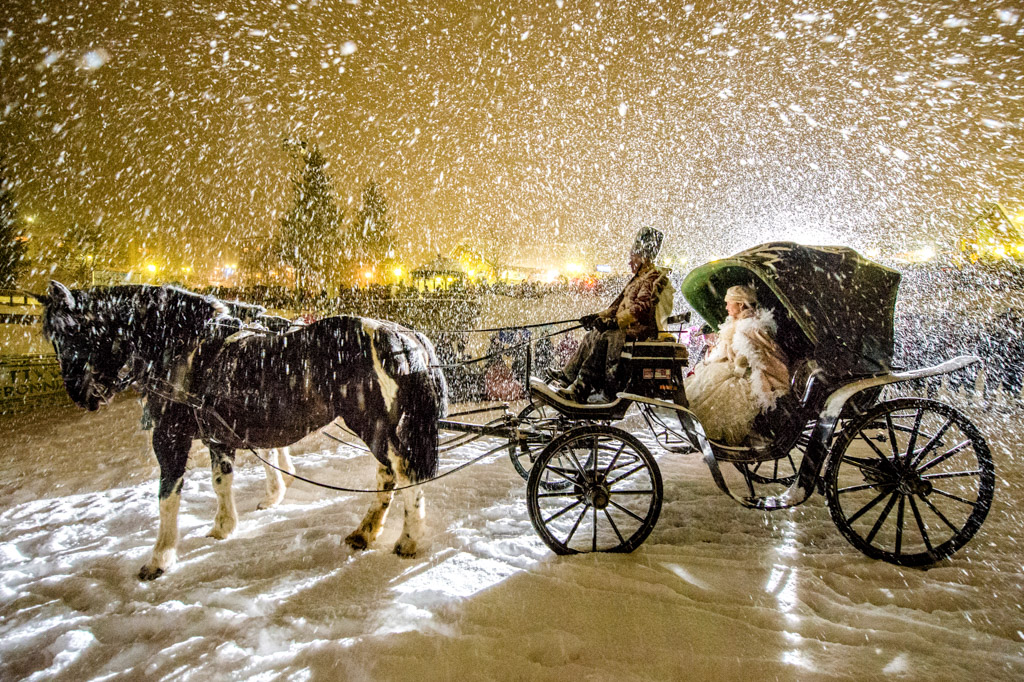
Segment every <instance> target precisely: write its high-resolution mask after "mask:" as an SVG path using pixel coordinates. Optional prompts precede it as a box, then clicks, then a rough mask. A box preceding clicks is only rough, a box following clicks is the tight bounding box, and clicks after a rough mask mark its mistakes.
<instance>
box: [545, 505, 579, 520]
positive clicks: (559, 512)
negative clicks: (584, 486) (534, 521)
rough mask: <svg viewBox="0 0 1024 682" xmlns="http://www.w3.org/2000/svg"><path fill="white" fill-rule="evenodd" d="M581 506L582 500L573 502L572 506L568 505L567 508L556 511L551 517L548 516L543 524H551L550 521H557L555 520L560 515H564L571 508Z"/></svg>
mask: <svg viewBox="0 0 1024 682" xmlns="http://www.w3.org/2000/svg"><path fill="white" fill-rule="evenodd" d="M581 504H583V500H576V501H575V502H573V503H572V504H570V505H569V506H568V507H563V508H562V509H561V510H560V511H557V512H555V513H554V514H552V515H551V516H549V517H547V518H546V519H544V523H545V524H548V523H551V522H552V521H554V520H555V519H557V518H558V517H559V516H561V515H562V514H565V513H566V512H568V511H569V510H570V509H572V508H574V507H578V506H580V505H581Z"/></svg>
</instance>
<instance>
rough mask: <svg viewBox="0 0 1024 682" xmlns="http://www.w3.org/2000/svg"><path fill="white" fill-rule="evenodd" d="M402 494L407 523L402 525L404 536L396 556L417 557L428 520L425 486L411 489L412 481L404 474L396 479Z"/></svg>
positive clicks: (396, 549) (397, 547)
mask: <svg viewBox="0 0 1024 682" xmlns="http://www.w3.org/2000/svg"><path fill="white" fill-rule="evenodd" d="M396 482H397V483H398V487H399V488H405V489H404V490H401V491H400V492H401V494H402V506H403V507H404V508H405V523H404V524H402V536H401V537H400V538H398V542H397V543H395V554H397V555H398V556H407V557H408V556H415V555H416V552H417V550H418V549H419V543H420V540H421V539H422V538H423V530H424V526H425V524H424V519H425V518H426V514H425V509H424V503H423V486H416V487H415V488H409V487H407V486H410V485H412V481H411V480H410V479H409V478H408V477H407V476H405V475H404V474H401V473H400V474H399V475H398V476H397V478H396Z"/></svg>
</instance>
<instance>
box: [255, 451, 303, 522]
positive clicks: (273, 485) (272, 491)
mask: <svg viewBox="0 0 1024 682" xmlns="http://www.w3.org/2000/svg"><path fill="white" fill-rule="evenodd" d="M267 454H268V455H269V456H268V457H267V459H268V460H269V461H270V462H271V463H272V464H274V465H275V466H277V467H278V468H277V469H275V468H274V467H272V466H270V465H268V464H266V463H264V464H263V470H264V471H266V473H267V478H266V482H267V494H266V495H265V496H264V497H263V500H262V501H261V502H260V503H259V504H258V505H256V508H257V509H269V508H270V507H274V506H276V505H278V504H279V503H280V502H281V500H283V499H284V494H285V491H286V490H287V489H288V486H290V485H291V484H292V481H294V480H295V477H294V476H288V475H287V474H282V473H281V472H280V471H279V469H284V470H285V471H287V472H289V473H295V467H294V465H292V458H291V455H290V454H289V451H288V448H287V447H283V448H273V449H271V450H270V451H269V452H268V453H267Z"/></svg>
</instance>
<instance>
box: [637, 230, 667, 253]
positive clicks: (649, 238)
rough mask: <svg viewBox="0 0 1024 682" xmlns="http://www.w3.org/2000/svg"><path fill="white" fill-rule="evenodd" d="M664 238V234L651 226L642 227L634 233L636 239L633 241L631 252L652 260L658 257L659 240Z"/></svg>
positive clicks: (659, 249)
mask: <svg viewBox="0 0 1024 682" xmlns="http://www.w3.org/2000/svg"><path fill="white" fill-rule="evenodd" d="M664 238H665V235H664V234H663V233H662V232H660V231H658V230H655V229H654V228H653V227H642V228H640V231H639V232H637V233H636V240H635V241H634V242H633V251H632V252H631V253H632V254H633V255H635V256H641V257H642V258H645V259H647V260H649V261H653V260H654V259H655V258H657V257H658V252H659V251H661V241H662V239H664Z"/></svg>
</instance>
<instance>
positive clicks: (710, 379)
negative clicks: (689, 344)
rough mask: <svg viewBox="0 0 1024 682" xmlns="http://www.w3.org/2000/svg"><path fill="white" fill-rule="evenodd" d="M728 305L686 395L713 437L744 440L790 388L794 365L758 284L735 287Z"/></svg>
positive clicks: (727, 298)
mask: <svg viewBox="0 0 1024 682" xmlns="http://www.w3.org/2000/svg"><path fill="white" fill-rule="evenodd" d="M725 309H726V312H728V314H729V317H728V319H727V320H726V321H725V323H724V324H723V325H722V327H721V329H719V331H718V340H717V342H716V343H715V345H714V346H713V347H711V349H710V350H709V351H708V353H707V355H706V356H705V358H704V359H703V360H702V361H701V362H699V363H697V365H696V367H694V370H693V373H692V374H691V375H690V376H688V377H687V378H686V382H685V386H686V398H687V400H688V401H689V403H690V409H691V410H692V411H693V413H694V414H695V415H697V419H699V420H700V423H701V426H703V427H704V432H705V433H706V434H707V436H708V438H711V439H712V440H716V441H721V442H724V443H727V444H729V445H738V444H740V443H742V442H743V440H744V439H745V438H746V437H747V436H748V435H749V434H750V428H751V426H752V425H753V423H754V418H755V417H756V416H757V415H758V414H759V413H762V412H766V411H768V410H770V409H772V408H773V407H775V401H776V400H778V399H779V398H780V397H782V396H784V395H786V394H787V393H789V370H788V368H787V366H786V365H787V359H786V356H785V354H784V353H783V352H782V349H781V348H779V345H778V343H776V342H775V334H776V331H777V326H776V324H775V319H774V316H773V315H772V311H771V310H768V309H766V308H758V307H757V294H756V292H755V291H754V288H753V287H750V286H742V285H741V286H734V287H729V290H728V291H727V292H726V294H725Z"/></svg>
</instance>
